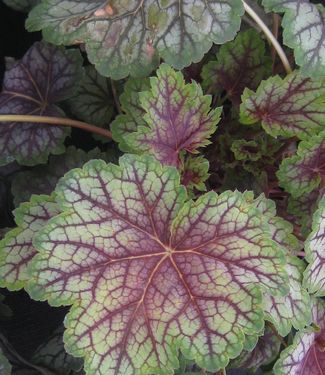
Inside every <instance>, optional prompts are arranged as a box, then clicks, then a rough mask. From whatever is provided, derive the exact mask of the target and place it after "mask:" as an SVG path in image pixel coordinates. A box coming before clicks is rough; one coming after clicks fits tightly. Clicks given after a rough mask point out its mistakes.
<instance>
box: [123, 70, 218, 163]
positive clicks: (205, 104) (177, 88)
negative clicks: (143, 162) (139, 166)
mask: <svg viewBox="0 0 325 375" xmlns="http://www.w3.org/2000/svg"><path fill="white" fill-rule="evenodd" d="M150 84H151V90H150V91H146V92H143V93H141V94H140V103H141V106H142V108H143V109H144V110H145V112H146V113H145V115H144V116H143V117H144V120H145V122H146V125H144V126H138V127H137V130H136V132H133V133H130V134H129V135H127V136H126V137H125V139H126V142H127V143H128V144H129V145H130V146H131V147H132V148H133V149H135V150H141V152H145V151H147V152H149V153H151V154H153V155H154V156H155V157H156V158H157V159H158V160H159V161H160V162H162V163H163V164H167V165H174V166H178V165H179V163H180V152H181V151H183V150H184V151H188V152H190V153H196V152H197V149H198V148H199V147H202V146H206V145H208V144H209V143H210V141H209V138H210V136H211V134H212V133H214V131H215V129H216V124H217V123H218V122H219V120H220V113H221V109H220V108H216V109H214V110H211V107H210V105H211V96H208V95H203V93H202V89H201V87H200V85H198V84H197V83H196V82H192V83H190V84H186V83H185V81H184V78H183V76H182V73H180V72H176V71H175V70H174V69H172V68H171V67H170V66H168V65H166V64H162V65H161V66H160V67H159V69H158V70H157V78H156V77H152V78H151V79H150Z"/></svg>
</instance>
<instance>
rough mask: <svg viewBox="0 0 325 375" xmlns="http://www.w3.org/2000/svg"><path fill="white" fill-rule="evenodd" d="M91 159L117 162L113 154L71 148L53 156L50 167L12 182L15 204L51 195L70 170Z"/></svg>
mask: <svg viewBox="0 0 325 375" xmlns="http://www.w3.org/2000/svg"><path fill="white" fill-rule="evenodd" d="M91 159H103V160H105V161H116V160H117V158H116V157H115V156H114V154H113V152H109V151H108V152H100V150H99V149H98V148H95V149H93V150H91V151H89V152H85V151H83V150H81V149H76V148H75V147H73V146H70V147H68V148H67V149H66V152H65V153H64V154H62V155H52V156H50V158H49V164H48V165H40V166H37V167H35V168H33V169H32V170H31V171H23V172H19V173H17V174H16V175H15V177H14V179H13V181H12V187H11V191H12V193H13V195H14V203H15V205H16V206H18V204H19V203H21V202H25V201H28V200H29V199H30V196H31V195H32V194H47V195H50V194H51V193H52V192H53V190H54V189H55V186H56V183H57V182H58V180H59V179H60V178H61V177H62V176H63V175H64V174H65V173H66V172H68V171H69V170H70V169H72V168H77V167H81V166H82V165H83V164H85V163H86V162H87V161H89V160H91Z"/></svg>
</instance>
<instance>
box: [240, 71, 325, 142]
mask: <svg viewBox="0 0 325 375" xmlns="http://www.w3.org/2000/svg"><path fill="white" fill-rule="evenodd" d="M324 94H325V80H321V79H318V80H312V79H310V78H304V77H302V76H301V75H300V74H299V72H298V71H296V72H293V73H291V74H289V75H288V76H287V77H285V78H284V79H281V78H280V77H279V76H275V77H271V78H269V79H268V80H266V81H262V83H261V84H260V86H259V88H258V89H257V91H256V92H253V91H251V90H249V89H245V91H244V94H243V96H242V104H241V106H240V121H241V122H242V123H243V124H255V123H256V122H258V121H261V123H262V126H263V128H264V130H265V131H266V132H267V133H268V134H270V135H272V136H273V137H277V136H279V135H282V136H284V137H294V136H296V137H298V138H300V139H305V138H308V137H310V136H312V135H314V134H315V133H318V132H320V131H321V130H322V129H324V128H325V127H324V116H325V106H324V105H323V104H322V103H324V97H322V96H323V95H324Z"/></svg>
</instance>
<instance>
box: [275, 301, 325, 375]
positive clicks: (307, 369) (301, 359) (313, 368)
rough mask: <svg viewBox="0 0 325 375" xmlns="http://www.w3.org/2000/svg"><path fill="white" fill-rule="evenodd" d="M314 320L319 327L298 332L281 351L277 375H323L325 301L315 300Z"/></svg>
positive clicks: (277, 364)
mask: <svg viewBox="0 0 325 375" xmlns="http://www.w3.org/2000/svg"><path fill="white" fill-rule="evenodd" d="M312 312H313V322H314V324H315V325H316V326H317V328H315V327H314V328H309V329H306V330H304V331H301V332H298V333H297V334H296V336H295V338H294V340H293V344H292V345H291V346H289V347H288V348H287V349H285V350H284V351H283V352H282V353H281V357H280V359H279V360H278V362H277V363H276V365H275V367H274V373H275V375H288V374H290V375H323V374H324V372H325V351H324V342H325V302H324V301H323V300H321V299H317V300H315V302H314V304H313V306H312Z"/></svg>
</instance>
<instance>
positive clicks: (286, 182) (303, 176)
mask: <svg viewBox="0 0 325 375" xmlns="http://www.w3.org/2000/svg"><path fill="white" fill-rule="evenodd" d="M324 176H325V131H324V132H322V133H320V134H319V135H316V136H314V137H311V138H310V139H309V140H306V141H302V142H301V143H300V144H299V146H298V150H297V153H296V155H294V156H292V157H290V158H286V159H284V160H283V161H282V163H281V165H280V169H279V171H278V172H277V177H278V179H279V185H280V186H282V187H283V188H284V189H285V190H286V191H288V192H289V193H290V194H291V195H292V196H293V197H294V198H297V197H300V196H301V195H303V194H306V193H311V192H312V191H313V190H315V189H317V188H319V187H322V185H324V183H325V178H324Z"/></svg>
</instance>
